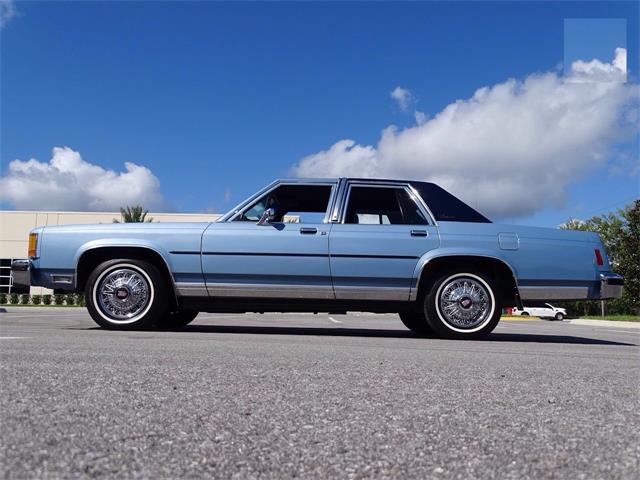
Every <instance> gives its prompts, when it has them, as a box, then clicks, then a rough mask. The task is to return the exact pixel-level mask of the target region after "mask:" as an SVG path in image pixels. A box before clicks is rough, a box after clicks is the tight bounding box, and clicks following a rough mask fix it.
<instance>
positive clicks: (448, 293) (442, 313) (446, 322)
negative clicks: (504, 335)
mask: <svg viewBox="0 0 640 480" xmlns="http://www.w3.org/2000/svg"><path fill="white" fill-rule="evenodd" d="M424 309H425V313H426V318H427V322H428V324H429V326H430V327H431V329H432V330H433V331H434V332H435V333H436V334H437V335H439V336H441V337H443V338H455V339H475V338H481V337H484V336H485V335H488V334H489V333H491V331H492V330H493V329H494V328H495V327H496V325H497V324H498V321H500V316H501V313H502V305H501V299H500V297H499V294H498V289H497V288H496V281H495V280H494V279H493V278H492V277H490V276H489V275H487V274H486V273H484V272H475V271H468V272H452V271H450V272H447V273H445V274H443V275H441V276H440V277H439V278H438V279H437V280H436V281H435V283H434V284H433V287H432V288H431V290H430V292H429V293H428V294H427V295H426V296H425V300H424Z"/></svg>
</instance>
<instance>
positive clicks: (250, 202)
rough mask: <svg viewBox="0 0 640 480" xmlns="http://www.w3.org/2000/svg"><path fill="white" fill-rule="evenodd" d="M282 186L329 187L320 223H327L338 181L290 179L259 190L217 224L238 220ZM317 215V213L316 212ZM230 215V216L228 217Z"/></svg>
mask: <svg viewBox="0 0 640 480" xmlns="http://www.w3.org/2000/svg"><path fill="white" fill-rule="evenodd" d="M283 185H303V186H304V185H306V186H326V187H331V193H330V194H329V201H328V202H327V209H326V210H325V212H324V217H323V220H322V223H329V218H330V212H331V208H332V207H331V206H332V205H333V203H334V202H335V198H336V190H337V188H336V187H337V185H338V180H327V179H317V180H314V179H292V180H276V181H275V182H273V183H271V184H269V185H267V186H266V187H265V188H263V189H262V190H260V191H259V192H258V193H256V194H254V195H253V196H251V197H249V198H248V199H247V200H245V201H244V202H242V203H240V204H239V205H238V206H236V207H234V208H233V209H231V211H230V212H228V213H225V214H224V216H223V217H221V218H220V219H219V220H218V222H233V221H235V220H236V218H238V216H239V215H242V214H243V213H244V212H245V211H246V210H247V209H248V208H250V207H251V206H252V205H253V203H254V202H255V201H256V200H258V199H259V198H261V197H263V196H265V195H267V194H269V193H271V192H272V191H274V190H275V189H276V188H278V187H281V186H283ZM318 213H319V212H318ZM229 215H231V216H229Z"/></svg>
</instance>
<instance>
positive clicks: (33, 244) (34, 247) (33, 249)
mask: <svg viewBox="0 0 640 480" xmlns="http://www.w3.org/2000/svg"><path fill="white" fill-rule="evenodd" d="M37 251H38V234H37V233H30V234H29V258H34V257H35V256H36V254H37Z"/></svg>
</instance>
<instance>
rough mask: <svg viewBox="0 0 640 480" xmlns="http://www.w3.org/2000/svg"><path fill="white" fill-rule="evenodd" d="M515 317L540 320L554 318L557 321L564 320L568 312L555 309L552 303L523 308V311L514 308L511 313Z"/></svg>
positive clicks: (530, 305)
mask: <svg viewBox="0 0 640 480" xmlns="http://www.w3.org/2000/svg"><path fill="white" fill-rule="evenodd" d="M511 313H512V314H513V315H519V316H523V317H527V316H532V317H539V318H553V319H555V320H564V318H565V317H566V316H567V310H566V309H564V308H558V307H554V306H553V305H551V304H550V303H533V304H528V305H526V306H523V307H522V309H519V308H518V307H516V308H514V309H513V311H512V312H511Z"/></svg>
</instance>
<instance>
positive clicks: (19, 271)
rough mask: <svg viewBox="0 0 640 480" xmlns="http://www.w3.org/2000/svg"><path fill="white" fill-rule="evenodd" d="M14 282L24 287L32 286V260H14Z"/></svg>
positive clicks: (12, 263)
mask: <svg viewBox="0 0 640 480" xmlns="http://www.w3.org/2000/svg"><path fill="white" fill-rule="evenodd" d="M11 276H12V277H13V284H14V285H20V286H23V287H30V286H31V260H14V261H13V262H11Z"/></svg>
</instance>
